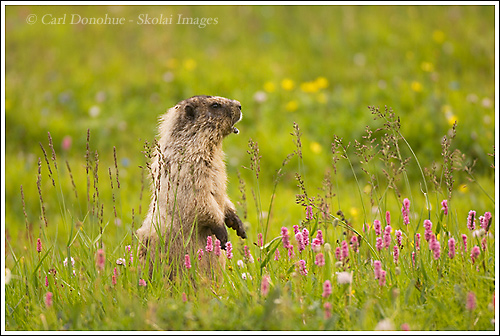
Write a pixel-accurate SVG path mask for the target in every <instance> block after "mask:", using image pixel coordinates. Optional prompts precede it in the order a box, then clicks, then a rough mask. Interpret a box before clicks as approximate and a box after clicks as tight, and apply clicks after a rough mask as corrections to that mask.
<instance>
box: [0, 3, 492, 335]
mask: <svg viewBox="0 0 500 336" xmlns="http://www.w3.org/2000/svg"><path fill="white" fill-rule="evenodd" d="M47 13H50V14H52V16H53V17H61V16H63V15H64V14H67V15H70V14H72V13H78V14H80V15H81V16H82V17H103V16H104V15H105V14H106V13H107V14H108V15H109V16H115V17H125V18H127V22H126V24H124V25H120V26H104V25H71V24H69V23H66V24H61V25H44V24H42V23H40V20H41V18H42V17H43V15H44V14H47ZM146 13H147V14H149V15H150V16H159V15H160V14H163V15H164V16H170V14H173V15H174V17H175V16H176V15H177V14H183V16H186V17H187V16H191V17H212V18H218V21H217V22H218V23H217V24H216V25H210V26H207V27H205V28H198V27H196V26H192V25H190V26H187V25H177V24H172V25H167V26H160V25H138V24H136V20H137V18H138V16H139V15H140V14H146ZM29 14H36V15H37V18H38V20H39V21H38V22H37V23H35V24H33V25H29V24H27V23H26V18H27V16H28V15H29ZM494 14H495V8H494V7H493V6H467V7H452V6H450V7H448V6H418V7H414V6H410V7H408V6H398V7H395V6H394V7H393V6H380V7H378V6H359V7H354V6H347V7H346V6H331V7H326V6H286V7H285V6H212V7H211V6H189V7H187V6H185V7H179V6H177V7H175V6H174V7H159V6H150V7H142V6H135V7H132V6H130V7H96V6H87V7H62V6H57V7H47V6H33V7H27V6H8V7H6V21H5V31H6V55H5V59H6V74H5V76H6V77H5V78H6V79H5V82H6V88H5V93H6V101H5V121H6V127H5V145H6V150H5V162H6V164H5V176H6V185H5V195H6V199H5V209H6V210H5V220H4V222H5V227H4V230H5V235H4V236H5V237H6V239H5V242H6V245H5V246H6V248H5V259H4V264H5V267H6V268H8V269H9V272H10V275H11V277H10V281H9V282H8V283H7V284H6V285H5V329H6V330H121V329H125V330H156V329H161V330H220V329H222V330H261V329H264V330H373V329H375V328H376V327H377V325H378V324H379V323H380V322H381V321H383V320H387V321H390V322H391V323H392V325H393V328H395V329H396V330H400V329H402V328H403V327H404V324H405V323H406V324H407V325H408V326H409V327H410V329H412V330H494V329H495V328H496V326H495V325H494V324H492V322H491V320H492V319H495V311H494V309H493V307H492V305H493V294H494V292H495V283H496V277H495V274H496V273H495V263H496V260H495V256H496V254H495V251H496V244H495V239H494V237H495V235H496V227H495V225H494V223H495V222H496V211H495V188H494V187H495V186H494V181H495V180H494V177H495V169H493V168H492V167H491V166H492V164H493V161H494V159H493V157H492V156H491V155H490V153H493V152H494V149H493V146H494V143H495V137H494V134H495V127H494V124H495V119H496V115H495V102H494V92H495V91H494V90H495V85H494V71H492V69H494V66H495V62H494V42H495V39H494ZM128 20H133V21H134V22H128ZM450 23H451V24H450ZM195 94H213V95H221V96H225V97H228V98H233V99H238V100H239V101H240V102H241V103H242V106H243V115H244V117H243V120H242V121H241V122H240V123H239V126H238V128H239V129H240V131H241V132H240V134H239V135H238V136H233V135H232V136H230V137H228V138H227V139H226V140H225V142H224V148H225V151H226V154H227V168H228V176H229V184H228V194H229V196H230V198H231V199H232V200H233V202H234V203H235V204H237V209H238V213H239V215H240V217H245V218H244V219H245V220H244V221H245V223H246V224H247V225H248V229H247V232H248V239H247V240H240V239H239V238H238V237H237V236H236V234H235V233H234V232H230V239H231V241H232V242H233V246H234V254H235V256H234V258H233V259H231V260H228V261H227V263H226V266H225V268H224V271H223V273H222V274H221V275H219V276H218V277H217V278H216V279H215V281H209V280H207V279H204V278H203V277H202V276H200V275H199V274H197V272H196V267H193V268H192V269H191V270H190V272H191V274H192V276H193V278H194V284H193V283H191V282H189V281H185V280H182V279H179V280H178V281H175V282H173V283H172V282H170V281H169V280H168V279H167V278H165V277H163V276H162V275H161V273H162V270H163V269H164V268H165V267H166V265H162V264H161V263H156V264H155V269H156V271H155V272H154V273H153V276H152V277H151V278H149V277H148V276H147V275H146V274H144V273H143V271H142V270H141V268H140V265H138V263H137V262H138V261H137V258H134V259H133V261H132V262H131V263H128V262H127V264H126V265H117V264H116V260H117V259H118V258H126V259H128V254H126V246H128V245H131V246H132V250H133V251H135V250H136V248H137V241H136V240H135V237H134V235H133V233H134V231H135V230H136V229H137V228H138V227H140V225H141V222H142V218H143V217H144V215H145V211H146V209H147V206H148V203H149V197H150V194H149V187H148V185H149V182H148V172H147V169H141V167H145V164H146V159H145V156H144V154H143V153H141V152H142V151H144V146H145V143H152V142H153V140H154V136H155V134H156V126H157V118H158V116H159V115H161V114H162V113H163V112H165V110H166V109H167V108H168V107H170V106H172V105H174V104H175V103H176V102H177V101H179V100H182V99H185V98H187V97H189V96H192V95H195ZM259 96H260V97H265V101H260V100H259V98H258V97H259ZM386 105H387V106H390V107H391V108H392V109H393V110H394V112H395V116H394V117H392V116H391V115H390V114H389V113H388V111H387V110H386V109H385V108H384V106H386ZM368 106H375V107H377V106H378V107H380V109H379V111H381V112H382V114H383V115H382V116H380V115H379V117H378V118H374V117H375V115H374V114H372V113H371V112H372V111H371V110H370V109H369V108H368ZM398 117H399V120H400V122H399V123H396V121H397V118H398ZM384 118H388V119H384ZM455 120H456V121H457V125H458V126H457V129H456V135H455V136H454V138H453V139H452V140H451V142H450V147H449V148H448V149H446V150H447V151H446V153H445V155H444V156H443V155H442V154H443V151H444V149H443V146H442V145H441V141H442V138H443V136H445V135H446V136H447V137H448V138H450V137H451V136H452V131H451V129H452V124H453V122H454V121H455ZM388 121H389V122H390V123H389V124H387V125H384V124H386V123H387V122H388ZM294 123H295V124H294ZM294 125H296V126H294ZM366 126H369V130H371V131H372V132H373V133H371V137H372V138H375V139H376V140H375V141H374V142H373V143H371V142H370V141H369V139H367V138H366V137H365V136H366V135H367V134H368V133H367V132H366V128H365V127H366ZM87 130H89V133H87ZM49 134H50V135H49ZM299 134H300V137H299ZM88 135H89V136H88ZM340 138H342V141H341V142H340ZM68 139H70V140H71V143H70V145H68V144H67V142H66V145H63V142H64V141H68ZM299 139H300V142H299V141H298V140H299ZM356 141H357V142H356ZM332 143H333V144H337V146H334V149H335V150H334V153H332ZM299 144H300V145H299ZM363 145H364V146H366V147H363ZM375 145H378V147H372V146H375ZM384 145H387V147H384V148H385V151H381V150H382V148H383V146H384ZM51 146H52V147H51ZM42 147H43V150H44V151H45V152H46V155H44V152H43V150H42ZM257 148H258V154H256V149H257ZM456 150H459V152H458V151H456ZM115 151H116V152H115ZM247 151H249V152H250V154H248V153H247ZM384 153H392V154H394V156H384V155H383V154H384ZM462 154H463V155H464V157H463V158H462ZM365 155H368V156H370V155H373V158H372V159H370V160H367V162H361V161H363V158H364V157H365ZM256 156H260V160H259V162H258V165H257V162H256ZM370 157H371V156H370ZM406 158H409V161H408V162H407V163H406ZM285 159H286V161H285V163H284V160H285ZM336 159H338V161H336ZM252 164H254V165H253V166H252ZM434 164H435V170H433V169H432V167H433V165H434ZM402 165H403V166H404V169H400V170H399V168H400V167H401V166H402ZM257 166H258V167H259V168H260V172H259V176H258V177H257V176H256V174H255V167H257ZM68 167H69V169H68ZM87 167H88V170H87ZM251 167H254V169H250V168H251ZM49 168H50V171H49ZM39 169H40V171H39ZM280 169H281V170H280ZM450 169H451V170H450ZM69 170H71V174H70V173H69ZM449 171H451V175H447V174H448V173H447V172H449ZM428 172H430V173H428ZM238 175H239V176H240V177H238ZM447 176H451V178H452V179H453V182H452V180H451V179H450V178H447ZM392 179H394V182H391V181H392ZM118 182H119V184H120V186H119V187H118ZM21 188H22V193H23V197H21ZM450 190H451V191H450ZM301 194H307V198H306V199H305V203H304V204H299V203H300V201H301V200H303V199H302V198H300V197H298V196H297V195H301ZM450 194H451V197H450ZM313 198H314V199H313ZM405 198H408V199H410V201H411V221H410V225H404V224H403V218H402V215H401V207H402V202H403V199H405ZM443 199H448V200H449V204H450V213H449V215H447V216H445V215H443V214H442V211H441V205H440V202H441V201H442V200H443ZM309 204H310V205H312V206H313V209H314V217H313V218H312V219H311V220H306V218H305V216H306V211H305V205H309ZM324 210H327V212H328V216H327V218H324V216H323V215H322V211H324ZM339 210H340V211H342V213H343V215H344V216H345V218H344V219H342V216H341V215H339V214H338V211H339ZM469 210H476V212H477V216H478V217H479V216H481V215H483V214H484V213H485V212H486V211H489V212H491V214H492V215H493V224H492V226H491V229H490V232H491V235H492V236H491V237H489V238H487V240H486V242H485V248H483V247H482V246H481V241H480V240H479V239H478V238H476V237H473V231H470V230H468V228H467V215H468V213H469ZM386 211H389V212H390V213H391V218H392V221H391V225H392V228H393V232H392V244H391V246H390V249H383V250H382V251H377V249H376V247H375V246H376V240H375V239H376V237H375V233H374V231H373V228H371V229H370V230H368V231H365V230H363V228H364V227H365V225H364V224H366V223H367V224H369V225H370V227H372V226H373V222H374V220H375V219H378V220H381V221H382V224H383V226H384V227H385V221H384V218H385V213H386ZM245 214H246V216H245ZM425 219H429V220H431V221H432V223H433V232H434V233H435V234H436V235H437V239H438V240H439V242H440V246H441V257H440V258H439V259H438V260H435V259H434V258H433V255H432V251H429V248H428V243H427V242H426V241H425V240H424V238H423V236H424V228H423V221H424V220H425ZM293 225H299V226H300V227H301V228H302V227H306V228H307V229H308V230H309V231H310V233H311V237H310V239H311V241H312V239H313V238H314V237H315V236H316V232H317V230H318V229H320V230H322V231H323V234H324V239H325V242H326V243H328V245H326V244H325V245H323V247H322V249H321V253H323V254H324V256H325V259H326V265H325V266H323V267H319V266H317V265H315V264H314V261H315V258H316V254H317V253H316V252H314V251H312V250H311V248H310V246H308V247H307V248H306V250H304V251H303V252H302V253H299V252H298V250H297V244H296V241H295V238H294V237H291V239H290V240H291V242H292V244H293V245H294V247H295V257H294V258H292V259H289V258H288V256H287V251H286V250H285V249H284V247H283V244H282V242H281V237H280V232H281V228H282V227H287V228H288V230H289V232H291V233H292V232H293V229H292V226H293ZM477 225H479V223H477ZM395 230H401V231H402V232H403V247H402V248H401V250H400V257H399V261H398V263H397V264H396V263H395V262H394V261H393V255H392V248H393V245H394V241H395V240H394V239H395V236H394V234H395ZM417 232H418V233H420V234H421V235H422V242H421V245H422V246H421V250H420V251H418V250H416V247H415V245H414V236H415V233H417ZM259 233H263V234H264V237H265V241H264V246H265V247H264V248H262V249H261V248H259V247H258V246H257V235H258V234H259ZM356 234H359V239H360V241H361V246H360V248H359V252H354V251H353V250H352V248H350V249H349V260H348V261H347V262H344V263H341V264H339V263H338V262H337V260H336V258H335V253H334V252H335V249H336V248H337V247H340V246H341V242H342V241H343V240H346V241H347V242H349V241H348V240H349V239H350V237H352V236H353V235H356ZM462 234H466V235H467V236H468V252H467V253H463V254H462V253H461V251H462V250H461V249H462V243H461V235H462ZM450 237H454V238H455V239H456V240H457V255H456V256H455V258H453V259H449V257H448V255H447V253H448V239H449V238H450ZM38 238H40V240H41V242H42V251H41V252H40V253H39V252H37V251H36V241H37V239H38ZM245 245H246V246H248V247H249V249H250V251H251V253H252V255H253V257H254V262H253V263H247V262H243V266H242V267H240V266H239V265H238V260H244V256H243V251H244V248H243V247H244V246H245ZM474 245H477V246H481V250H480V251H481V253H480V256H479V259H478V260H476V261H475V263H474V264H473V263H472V261H471V258H470V250H471V248H472V247H473V246H474ZM101 248H102V249H103V250H104V252H105V259H106V262H105V265H104V269H103V270H101V271H98V269H97V268H96V254H97V251H98V250H99V249H101ZM276 249H277V250H278V251H279V252H280V254H281V256H280V259H279V260H278V261H276V260H274V259H273V258H274V253H275V251H276ZM412 252H415V253H416V263H415V264H413V263H412V258H411V253H412ZM68 257H73V258H74V260H75V266H74V267H71V263H70V264H69V266H64V265H63V261H64V259H66V258H68ZM300 259H302V260H304V261H305V262H306V267H307V270H308V274H307V275H301V274H300V272H299V271H298V270H297V266H296V263H297V262H298V260H300ZM191 260H192V261H193V263H194V264H195V263H196V257H195V256H191ZM374 260H380V261H381V262H382V268H383V269H384V270H386V272H387V279H386V281H387V282H386V284H385V285H384V286H380V285H379V282H378V280H376V279H375V278H374V270H373V261H374ZM115 268H116V269H117V275H116V280H117V283H116V285H113V283H112V275H113V271H114V269H115ZM54 270H55V272H54ZM73 270H74V271H75V275H73ZM342 271H349V272H352V275H353V279H352V283H351V284H347V285H343V284H339V283H337V274H336V272H342ZM243 273H245V277H246V279H243V277H242V274H243ZM264 275H268V276H269V277H270V290H269V293H268V294H267V295H264V294H263V293H262V290H261V283H262V277H263V276H264ZM46 278H47V280H48V286H45V279H46ZM141 279H143V280H145V281H146V284H147V285H146V286H139V280H141ZM326 280H329V281H331V283H332V287H333V290H332V294H331V295H330V296H329V297H327V298H324V297H323V296H322V292H323V284H324V282H325V281H326ZM47 292H51V293H53V303H52V305H50V306H47V305H46V303H45V298H46V293H47ZM469 293H474V295H475V298H476V303H477V305H476V307H475V309H473V310H468V309H467V308H466V300H467V295H468V294H469ZM184 295H185V297H186V301H185V300H184V299H183V296H184ZM327 302H329V303H331V304H332V306H333V307H332V309H331V317H329V318H325V308H324V305H325V303H327Z"/></svg>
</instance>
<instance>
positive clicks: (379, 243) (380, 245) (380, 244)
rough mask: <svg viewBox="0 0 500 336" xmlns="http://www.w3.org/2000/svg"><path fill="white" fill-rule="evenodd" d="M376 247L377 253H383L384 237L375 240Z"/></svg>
mask: <svg viewBox="0 0 500 336" xmlns="http://www.w3.org/2000/svg"><path fill="white" fill-rule="evenodd" d="M375 247H376V248H377V251H381V250H382V249H383V248H384V241H383V239H382V237H377V238H375Z"/></svg>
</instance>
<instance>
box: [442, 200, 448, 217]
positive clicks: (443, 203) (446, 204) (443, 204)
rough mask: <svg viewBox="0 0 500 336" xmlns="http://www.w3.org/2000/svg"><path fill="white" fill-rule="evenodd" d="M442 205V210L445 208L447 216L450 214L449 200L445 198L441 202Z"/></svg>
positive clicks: (444, 211)
mask: <svg viewBox="0 0 500 336" xmlns="http://www.w3.org/2000/svg"><path fill="white" fill-rule="evenodd" d="M441 206H442V208H441V210H443V213H444V215H445V216H446V215H448V200H443V201H442V202H441Z"/></svg>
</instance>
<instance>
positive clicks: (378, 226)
mask: <svg viewBox="0 0 500 336" xmlns="http://www.w3.org/2000/svg"><path fill="white" fill-rule="evenodd" d="M373 229H374V230H375V235H377V236H380V235H381V234H382V225H381V224H380V221H379V220H378V219H375V220H374V221H373Z"/></svg>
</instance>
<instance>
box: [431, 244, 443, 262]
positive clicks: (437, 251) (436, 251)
mask: <svg viewBox="0 0 500 336" xmlns="http://www.w3.org/2000/svg"><path fill="white" fill-rule="evenodd" d="M432 252H434V260H438V259H439V258H440V257H441V245H440V244H439V242H438V241H437V240H434V243H433V245H432Z"/></svg>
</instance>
